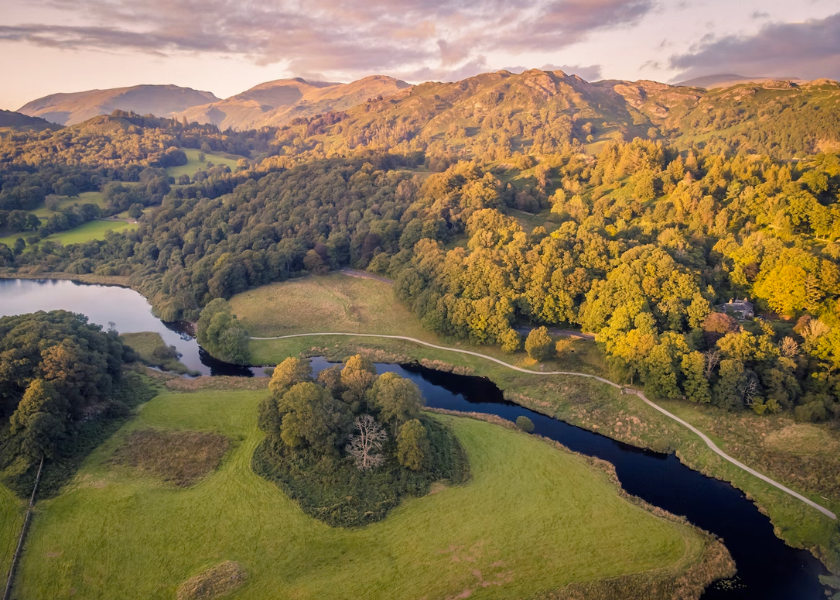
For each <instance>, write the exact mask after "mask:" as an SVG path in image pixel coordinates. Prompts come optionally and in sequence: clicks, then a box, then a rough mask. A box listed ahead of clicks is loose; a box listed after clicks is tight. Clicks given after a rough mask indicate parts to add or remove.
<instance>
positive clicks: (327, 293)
mask: <svg viewBox="0 0 840 600" xmlns="http://www.w3.org/2000/svg"><path fill="white" fill-rule="evenodd" d="M230 304H231V309H232V310H233V313H234V314H235V315H236V316H237V317H238V318H239V320H240V322H241V323H242V324H243V325H244V327H245V329H247V330H248V333H249V334H250V335H251V336H252V337H257V338H261V337H266V338H267V337H277V336H284V335H293V334H296V333H311V332H317V331H330V332H341V333H380V334H384V335H405V336H409V337H413V338H417V339H419V340H423V341H426V342H431V343H436V344H442V345H449V346H461V345H465V346H466V344H462V343H461V342H459V341H457V340H446V339H444V338H441V337H440V336H438V335H435V334H434V333H432V332H430V331H427V330H426V329H423V326H422V325H421V324H420V322H419V321H418V320H417V318H416V317H415V316H414V315H413V314H411V312H410V311H409V310H408V309H407V308H406V307H405V306H403V305H402V304H401V303H400V302H398V301H397V299H396V298H395V297H394V291H393V287H392V286H391V285H390V284H388V283H385V282H383V281H379V280H376V279H368V278H363V277H352V276H349V275H344V274H342V273H332V274H330V275H325V276H322V277H315V276H310V277H304V278H301V279H293V280H289V281H284V282H281V283H273V284H269V285H265V286H262V287H258V288H255V289H252V290H248V291H247V292H242V293H241V294H237V295H236V296H234V297H233V298H231V299H230ZM311 342H312V340H301V341H299V342H294V341H293V340H252V341H251V356H252V360H253V362H254V364H263V365H275V364H277V363H279V362H280V361H281V360H283V358H286V357H287V356H297V353H294V354H288V353H285V348H287V347H291V346H290V344H292V345H295V344H296V346H295V347H297V346H300V345H301V344H303V345H304V347H309V346H311V345H312V343H311ZM334 342H339V340H336V339H334ZM278 350H279V352H278ZM480 351H481V352H482V353H485V354H488V355H490V356H494V357H496V358H501V359H503V360H505V361H508V362H510V363H511V364H516V365H519V366H532V365H533V364H534V363H533V361H531V360H530V359H529V358H528V356H527V355H526V354H525V353H524V352H519V353H517V354H515V355H509V354H505V353H503V352H502V351H501V350H500V349H499V348H498V347H497V346H483V347H481V349H480ZM281 353H282V354H281ZM281 356H282V357H281ZM435 358H443V359H444V360H447V358H446V357H443V356H435ZM278 359H279V360H278ZM561 366H562V368H566V369H569V370H576V371H583V372H586V373H593V374H599V373H603V372H605V371H606V366H605V364H604V359H603V357H602V355H601V353H600V352H599V351H598V349H597V347H596V345H595V343H594V342H593V341H590V340H582V339H576V340H571V342H570V346H569V349H568V351H567V353H566V355H565V356H564V357H563V359H562V363H561V362H557V361H549V362H547V363H546V367H545V369H546V370H553V369H555V368H561Z"/></svg>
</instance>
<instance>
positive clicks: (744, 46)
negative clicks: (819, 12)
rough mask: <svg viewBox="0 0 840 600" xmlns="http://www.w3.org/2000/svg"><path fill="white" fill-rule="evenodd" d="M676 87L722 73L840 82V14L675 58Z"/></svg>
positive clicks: (707, 45)
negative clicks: (689, 81) (697, 78)
mask: <svg viewBox="0 0 840 600" xmlns="http://www.w3.org/2000/svg"><path fill="white" fill-rule="evenodd" d="M670 66H671V68H673V69H678V70H679V71H681V72H680V74H679V75H677V76H676V77H675V78H674V81H678V80H682V79H690V78H693V77H700V76H703V75H713V74H717V73H737V74H738V75H745V76H748V77H801V78H802V79H819V78H821V77H829V78H832V79H840V13H837V14H835V15H831V16H829V17H826V18H824V19H811V20H809V21H803V22H800V23H769V24H767V25H765V26H764V27H762V29H761V30H759V32H758V33H756V34H755V35H752V36H726V37H723V38H707V39H705V40H704V41H701V43H700V45H699V46H698V47H696V48H693V49H692V52H689V53H686V54H680V55H677V56H672V57H671V59H670Z"/></svg>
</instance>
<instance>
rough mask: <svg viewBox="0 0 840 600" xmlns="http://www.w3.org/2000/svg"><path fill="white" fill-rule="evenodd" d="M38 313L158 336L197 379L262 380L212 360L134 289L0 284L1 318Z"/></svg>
mask: <svg viewBox="0 0 840 600" xmlns="http://www.w3.org/2000/svg"><path fill="white" fill-rule="evenodd" d="M39 310H43V311H47V312H49V311H51V310H67V311H70V312H75V313H81V314H84V315H86V316H87V317H88V321H89V322H90V323H96V324H97V325H101V326H102V327H103V329H108V327H109V326H110V324H111V323H113V326H114V328H115V329H116V330H117V331H119V332H120V333H137V332H141V331H154V332H157V333H159V334H160V337H162V338H163V341H164V342H165V343H166V345H167V346H175V349H176V350H177V351H178V353H179V354H181V362H183V363H184V364H185V365H186V366H187V367H188V368H189V369H192V370H193V371H198V372H199V373H201V374H202V375H238V376H243V377H251V376H257V377H263V376H264V373H263V370H262V369H261V368H255V369H251V368H249V367H241V366H239V365H231V364H229V363H225V362H222V361H220V360H217V359H215V358H213V357H212V356H210V355H209V354H207V353H206V352H205V351H204V350H202V349H201V347H199V345H198V342H196V341H195V338H193V337H192V335H191V333H190V324H189V323H183V322H175V323H165V322H163V321H161V320H160V319H158V318H157V317H155V316H154V315H153V314H152V307H151V305H150V304H149V303H148V302H147V301H146V299H145V298H144V297H143V296H141V295H140V294H138V293H137V292H135V291H134V290H130V289H128V288H122V287H117V286H105V285H87V284H81V283H76V282H74V281H63V280H54V279H37V280H36V279H0V317H3V316H9V315H20V314H24V313H31V312H36V311H39Z"/></svg>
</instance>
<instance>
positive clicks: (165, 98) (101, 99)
mask: <svg viewBox="0 0 840 600" xmlns="http://www.w3.org/2000/svg"><path fill="white" fill-rule="evenodd" d="M217 100H218V98H217V97H216V96H215V95H214V94H213V93H212V92H204V91H200V90H194V89H193V88H188V87H181V86H177V85H151V84H141V85H135V86H129V87H120V88H110V89H104V90H99V89H96V90H87V91H83V92H71V93H57V94H50V95H49V96H44V97H43V98H37V99H35V100H32V101H31V102H27V103H26V104H25V105H23V106H22V107H21V108H19V109H18V110H17V112H19V113H21V114H24V115H27V116H30V117H40V118H42V119H45V120H47V121H50V122H51V123H56V124H58V125H75V124H77V123H81V122H83V121H86V120H88V119H90V118H92V117H95V116H97V115H103V114H110V113H111V112H113V111H114V110H124V111H131V112H135V113H138V114H154V115H156V116H159V117H171V116H172V115H174V114H175V113H178V112H181V111H183V110H185V109H187V108H189V107H190V106H195V105H197V104H206V103H207V102H215V101H217Z"/></svg>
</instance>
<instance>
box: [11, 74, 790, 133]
mask: <svg viewBox="0 0 840 600" xmlns="http://www.w3.org/2000/svg"><path fill="white" fill-rule="evenodd" d="M503 72H504V71H501V72H500V73H503ZM487 75H491V74H489V73H486V74H483V75H479V76H477V77H474V78H470V79H468V80H464V82H466V81H473V80H476V79H478V80H480V79H481V78H482V77H485V76H487ZM780 79H781V80H786V81H791V82H794V83H805V82H803V81H802V80H799V79H797V78H768V77H744V76H741V75H734V74H719V75H709V76H705V77H699V78H695V79H691V80H687V81H683V82H680V83H677V84H675V85H674V86H667V85H665V84H659V83H655V82H636V83H634V82H626V81H617V80H605V81H600V82H595V83H588V82H585V81H584V80H582V79H580V78H577V80H578V82H579V84H580V85H583V84H586V85H587V86H594V87H590V88H589V89H595V88H598V87H600V88H605V86H606V88H610V89H614V91H617V92H618V93H619V94H621V93H622V92H621V91H620V90H621V89H625V88H622V87H618V88H616V87H615V86H628V85H629V86H631V87H632V86H636V87H638V85H641V86H642V88H646V89H649V88H651V86H654V87H657V89H670V90H672V91H673V92H674V93H677V94H680V95H681V94H682V93H683V92H678V91H677V89H676V88H701V89H706V90H712V89H720V88H726V87H731V86H736V85H742V84H749V83H757V84H763V83H766V82H768V81H777V80H780ZM464 82H455V83H454V84H450V83H425V84H421V85H420V87H424V86H430V85H435V86H443V89H445V88H446V86H451V85H455V86H460V85H465V84H464ZM466 85H468V86H469V84H466ZM412 87H414V86H411V85H410V84H408V83H406V82H404V81H401V80H399V79H394V78H393V77H387V76H383V75H374V76H371V77H365V78H364V79H360V80H358V81H354V82H352V83H346V84H345V83H334V82H323V81H307V80H304V79H301V78H293V79H278V80H275V81H269V82H266V83H262V84H260V85H257V86H255V87H252V88H251V89H249V90H246V91H244V92H242V93H240V94H236V95H234V96H231V97H229V98H225V99H220V98H217V97H216V96H215V95H214V94H212V93H211V92H204V91H198V90H194V89H192V88H184V87H179V86H175V85H137V86H133V87H124V88H114V89H108V90H90V91H86V92H76V93H70V94H52V95H49V96H45V97H44V98H39V99H37V100H33V101H32V102H29V103H27V104H26V105H25V106H23V107H21V108H20V109H19V110H18V112H19V113H21V114H23V115H28V116H31V117H40V118H42V119H45V120H47V121H49V122H51V123H56V124H58V125H75V124H77V123H81V122H84V121H86V120H88V119H90V118H92V117H94V116H97V115H106V114H110V113H112V112H113V111H114V110H117V109H119V110H124V111H131V112H135V113H138V114H141V115H143V114H153V115H155V116H158V117H170V118H172V117H174V118H177V119H178V120H182V119H186V120H187V121H188V122H197V123H200V124H207V123H210V124H213V125H216V126H218V127H219V128H220V129H222V130H226V129H229V128H230V129H235V130H246V129H258V128H260V127H266V126H275V127H279V126H282V125H285V124H287V123H289V122H291V121H292V120H294V119H295V118H298V117H306V118H311V117H314V116H317V115H320V114H323V113H326V112H340V111H346V110H349V109H351V108H353V107H355V106H358V105H360V104H363V103H365V102H366V101H367V100H369V99H377V98H379V97H382V98H391V99H399V98H403V97H405V96H406V95H408V94H410V93H411V92H409V91H407V90H410V89H411V88H412ZM629 89H630V88H626V90H629ZM640 100H641V97H638V98H637V99H636V100H635V101H636V102H639V101H640Z"/></svg>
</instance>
